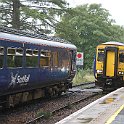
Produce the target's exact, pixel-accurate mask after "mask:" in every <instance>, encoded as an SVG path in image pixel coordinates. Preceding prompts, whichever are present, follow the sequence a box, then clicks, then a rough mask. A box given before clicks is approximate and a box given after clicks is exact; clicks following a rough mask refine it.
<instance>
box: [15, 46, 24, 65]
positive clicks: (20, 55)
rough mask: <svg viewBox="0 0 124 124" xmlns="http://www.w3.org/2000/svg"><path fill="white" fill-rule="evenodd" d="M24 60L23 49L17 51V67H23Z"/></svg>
mask: <svg viewBox="0 0 124 124" xmlns="http://www.w3.org/2000/svg"><path fill="white" fill-rule="evenodd" d="M22 60H23V49H22V48H17V49H16V56H15V66H16V67H22V63H23V62H22Z"/></svg>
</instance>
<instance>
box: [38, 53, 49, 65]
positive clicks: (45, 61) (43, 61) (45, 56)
mask: <svg viewBox="0 0 124 124" xmlns="http://www.w3.org/2000/svg"><path fill="white" fill-rule="evenodd" d="M50 58H51V52H49V51H41V53H40V67H43V66H49V65H50Z"/></svg>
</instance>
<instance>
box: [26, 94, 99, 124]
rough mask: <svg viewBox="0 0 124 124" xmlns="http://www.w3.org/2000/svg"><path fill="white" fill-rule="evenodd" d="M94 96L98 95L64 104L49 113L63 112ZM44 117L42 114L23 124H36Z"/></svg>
mask: <svg viewBox="0 0 124 124" xmlns="http://www.w3.org/2000/svg"><path fill="white" fill-rule="evenodd" d="M96 95H98V94H97V93H94V94H92V95H89V96H87V97H86V98H82V99H78V100H77V101H74V102H72V103H68V104H66V105H64V106H62V107H60V108H57V109H55V110H53V111H52V112H51V115H54V114H55V113H57V112H58V111H61V110H63V109H66V108H67V109H68V108H70V107H71V106H73V105H74V104H78V103H80V102H83V101H84V100H87V99H89V98H91V97H94V96H96ZM44 117H45V115H44V114H42V115H41V116H39V117H36V118H34V119H33V120H30V121H28V122H26V123H25V124H36V123H37V122H38V121H40V119H42V118H44Z"/></svg>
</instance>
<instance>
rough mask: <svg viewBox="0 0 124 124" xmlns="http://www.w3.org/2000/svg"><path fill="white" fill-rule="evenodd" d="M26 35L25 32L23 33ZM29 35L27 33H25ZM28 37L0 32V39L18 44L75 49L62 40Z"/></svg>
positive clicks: (38, 36)
mask: <svg viewBox="0 0 124 124" xmlns="http://www.w3.org/2000/svg"><path fill="white" fill-rule="evenodd" d="M25 34H26V32H25ZM27 34H28V35H29V33H27ZM30 35H31V37H30V36H27V35H26V36H25V35H24V34H12V33H11V32H10V33H8V32H7V31H6V32H4V31H3V30H2V31H1V30H0V39H2V40H3V39H4V40H9V41H14V42H20V43H29V44H35V45H44V46H51V47H60V48H69V49H77V48H76V46H75V45H73V44H71V43H69V42H63V39H60V38H59V41H57V40H56V39H55V38H50V37H47V36H46V35H43V36H42V35H41V36H40V35H37V36H34V35H32V34H30ZM42 37H43V38H42Z"/></svg>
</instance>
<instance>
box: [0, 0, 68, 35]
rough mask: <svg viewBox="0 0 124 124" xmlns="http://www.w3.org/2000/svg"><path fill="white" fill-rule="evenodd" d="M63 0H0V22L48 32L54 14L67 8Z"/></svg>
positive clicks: (39, 31) (17, 27) (52, 23)
mask: <svg viewBox="0 0 124 124" xmlns="http://www.w3.org/2000/svg"><path fill="white" fill-rule="evenodd" d="M66 5H67V3H66V2H65V1H64V0H59V1H58V0H1V2H0V20H1V21H0V23H1V25H5V26H8V27H13V28H15V29H21V30H28V31H34V32H38V33H41V32H45V33H50V32H49V31H50V30H47V29H49V28H51V27H53V28H54V27H55V25H56V23H57V22H58V21H57V18H55V16H56V15H61V14H62V13H63V12H65V11H66V10H67V7H66Z"/></svg>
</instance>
